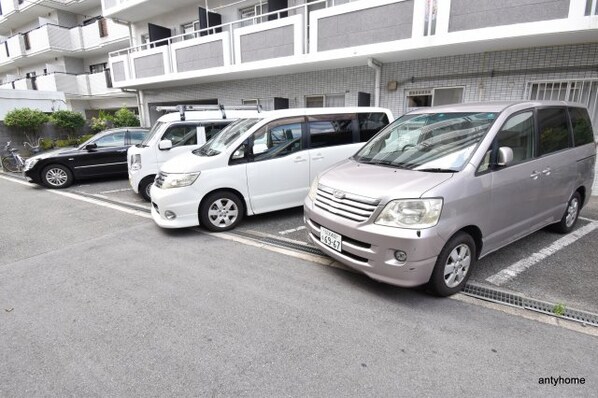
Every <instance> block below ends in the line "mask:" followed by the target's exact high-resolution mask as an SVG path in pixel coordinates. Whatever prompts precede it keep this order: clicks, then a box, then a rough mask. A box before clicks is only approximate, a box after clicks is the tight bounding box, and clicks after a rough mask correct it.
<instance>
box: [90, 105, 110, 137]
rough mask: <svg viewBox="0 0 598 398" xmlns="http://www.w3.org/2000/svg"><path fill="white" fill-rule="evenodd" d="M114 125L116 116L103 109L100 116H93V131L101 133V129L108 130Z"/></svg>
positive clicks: (91, 125)
mask: <svg viewBox="0 0 598 398" xmlns="http://www.w3.org/2000/svg"><path fill="white" fill-rule="evenodd" d="M113 125H114V116H112V115H111V114H109V113H108V112H105V111H103V110H101V111H100V114H99V115H98V117H92V118H91V123H90V127H91V131H93V132H94V133H99V132H100V131H103V130H106V129H109V128H111V127H112V126H113Z"/></svg>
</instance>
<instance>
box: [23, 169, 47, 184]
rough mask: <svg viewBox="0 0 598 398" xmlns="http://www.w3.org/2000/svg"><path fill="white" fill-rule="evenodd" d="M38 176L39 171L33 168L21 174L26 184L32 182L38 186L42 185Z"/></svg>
mask: <svg viewBox="0 0 598 398" xmlns="http://www.w3.org/2000/svg"><path fill="white" fill-rule="evenodd" d="M39 174H40V173H39V170H36V169H35V167H34V168H32V169H29V170H27V171H24V172H23V177H25V179H26V180H27V181H28V182H33V183H35V184H40V185H41V184H42V180H41V178H40V175H39Z"/></svg>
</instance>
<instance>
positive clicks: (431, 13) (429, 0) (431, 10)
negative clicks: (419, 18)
mask: <svg viewBox="0 0 598 398" xmlns="http://www.w3.org/2000/svg"><path fill="white" fill-rule="evenodd" d="M437 13H438V0H426V15H425V17H424V18H425V21H424V36H433V35H435V34H436V14H437Z"/></svg>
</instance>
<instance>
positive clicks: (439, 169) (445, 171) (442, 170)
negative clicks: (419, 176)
mask: <svg viewBox="0 0 598 398" xmlns="http://www.w3.org/2000/svg"><path fill="white" fill-rule="evenodd" d="M415 171H425V172H428V173H458V172H459V170H454V169H442V168H440V167H431V168H429V169H415Z"/></svg>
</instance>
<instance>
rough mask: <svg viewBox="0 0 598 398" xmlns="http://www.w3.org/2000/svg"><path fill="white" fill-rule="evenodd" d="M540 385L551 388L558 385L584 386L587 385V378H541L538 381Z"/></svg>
mask: <svg viewBox="0 0 598 398" xmlns="http://www.w3.org/2000/svg"><path fill="white" fill-rule="evenodd" d="M538 384H545V385H551V386H554V387H556V386H558V385H583V384H586V379H585V377H563V376H559V377H552V376H550V377H540V378H539V379H538Z"/></svg>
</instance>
